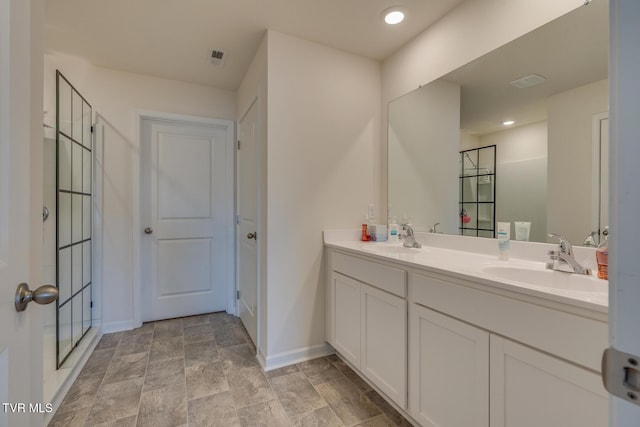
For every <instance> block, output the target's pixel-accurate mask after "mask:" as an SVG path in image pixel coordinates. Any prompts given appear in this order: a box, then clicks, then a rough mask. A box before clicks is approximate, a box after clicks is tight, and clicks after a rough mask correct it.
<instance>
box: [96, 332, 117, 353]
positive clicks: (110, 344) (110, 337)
mask: <svg viewBox="0 0 640 427" xmlns="http://www.w3.org/2000/svg"><path fill="white" fill-rule="evenodd" d="M122 335H123V332H116V333H114V334H105V335H103V336H102V338H100V342H98V345H97V346H96V350H104V349H106V348H115V347H117V346H118V344H119V343H120V338H122Z"/></svg>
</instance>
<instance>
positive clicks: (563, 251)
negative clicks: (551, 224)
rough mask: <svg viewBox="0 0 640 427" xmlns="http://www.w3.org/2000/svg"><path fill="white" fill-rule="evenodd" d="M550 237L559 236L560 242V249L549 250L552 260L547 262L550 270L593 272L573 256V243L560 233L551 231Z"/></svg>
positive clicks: (580, 272)
mask: <svg viewBox="0 0 640 427" xmlns="http://www.w3.org/2000/svg"><path fill="white" fill-rule="evenodd" d="M549 237H555V238H557V239H558V240H559V241H560V243H559V244H558V250H556V251H549V252H548V254H549V258H551V261H552V262H549V263H547V268H548V269H549V270H556V271H564V272H566V273H576V274H585V275H589V274H591V270H590V269H588V268H586V267H583V266H582V265H580V263H579V262H578V261H577V260H576V259H575V258H574V256H573V247H572V246H571V243H569V242H568V241H567V239H565V238H564V237H562V236H560V235H559V234H553V233H549Z"/></svg>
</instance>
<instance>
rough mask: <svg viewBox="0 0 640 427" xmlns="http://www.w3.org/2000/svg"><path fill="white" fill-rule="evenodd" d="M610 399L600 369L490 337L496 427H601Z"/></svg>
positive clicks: (492, 426) (493, 416) (606, 418)
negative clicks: (598, 371)
mask: <svg viewBox="0 0 640 427" xmlns="http://www.w3.org/2000/svg"><path fill="white" fill-rule="evenodd" d="M608 402H609V398H608V397H607V393H606V391H605V390H604V387H603V386H602V380H601V379H600V375H598V374H597V373H595V372H592V371H589V370H587V369H584V368H581V367H578V366H576V365H573V364H571V363H568V362H565V361H564V360H561V359H557V358H555V357H553V356H550V355H547V354H545V353H542V352H540V351H537V350H534V349H532V348H529V347H525V346H523V345H521V344H517V343H515V342H513V341H510V340H508V339H505V338H502V337H499V336H496V335H492V336H491V427H540V426H548V427H590V426H592V427H602V426H606V425H608Z"/></svg>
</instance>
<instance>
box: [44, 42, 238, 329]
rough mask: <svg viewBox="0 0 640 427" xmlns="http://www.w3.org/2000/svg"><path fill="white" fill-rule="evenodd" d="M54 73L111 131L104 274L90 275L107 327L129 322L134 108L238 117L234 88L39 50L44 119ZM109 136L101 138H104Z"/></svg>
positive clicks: (106, 158) (51, 116)
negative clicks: (42, 55)
mask: <svg viewBox="0 0 640 427" xmlns="http://www.w3.org/2000/svg"><path fill="white" fill-rule="evenodd" d="M56 69H60V71H61V72H62V73H63V74H64V75H65V76H66V77H67V78H68V79H69V80H70V81H71V83H72V84H73V85H74V86H75V87H76V89H77V90H78V91H79V92H80V93H82V94H83V96H85V98H86V99H87V100H88V101H89V102H90V103H91V105H92V106H93V109H94V112H98V113H100V115H101V116H103V118H104V119H106V120H105V123H106V122H108V124H109V126H108V129H107V132H109V134H110V135H111V136H112V137H111V138H110V139H109V140H105V142H104V147H103V150H104V151H103V152H102V161H103V165H102V167H103V168H104V169H103V175H102V176H101V179H102V182H103V195H102V196H103V200H102V203H103V207H104V211H103V216H102V217H101V218H100V217H96V220H98V221H100V220H101V224H100V226H101V227H102V230H103V236H104V239H103V245H102V251H103V252H102V259H96V260H95V261H94V263H95V264H98V263H100V264H101V267H102V272H103V274H102V277H94V281H95V282H96V291H97V292H100V291H101V293H102V297H103V300H102V304H101V305H102V307H100V306H98V307H95V305H94V307H95V308H94V313H96V315H98V316H99V315H100V313H101V312H102V323H103V328H104V329H105V330H114V329H123V328H128V327H133V326H134V324H133V280H134V277H133V274H134V262H135V257H134V248H133V236H134V233H138V232H139V231H138V230H134V229H133V215H134V212H133V194H132V188H133V180H137V177H135V176H133V172H132V166H133V161H132V159H134V158H135V155H137V152H138V137H137V135H135V132H136V123H135V112H136V111H137V110H153V111H161V112H170V113H178V114H185V115H194V116H203V117H214V118H220V119H231V120H234V119H235V118H236V95H235V93H234V92H231V91H226V90H219V89H215V88H211V87H206V86H201V85H194V84H189V83H183V82H178V81H172V80H166V79H160V78H155V77H149V76H143V75H138V74H132V73H125V72H120V71H114V70H109V69H105V68H100V67H95V66H93V65H91V64H89V63H87V62H85V61H83V60H82V59H80V58H78V57H74V56H69V55H62V54H57V53H48V54H46V55H45V74H44V76H45V77H44V82H45V91H44V94H45V101H44V109H45V110H46V111H48V113H47V115H46V117H45V122H47V123H49V124H52V125H55V70H56ZM109 134H107V136H109Z"/></svg>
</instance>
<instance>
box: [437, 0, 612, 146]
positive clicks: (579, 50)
mask: <svg viewBox="0 0 640 427" xmlns="http://www.w3.org/2000/svg"><path fill="white" fill-rule="evenodd" d="M608 51H609V3H608V1H607V0H593V1H591V3H589V4H588V5H585V6H582V7H579V8H577V9H575V10H573V11H572V12H570V13H568V14H566V15H564V16H561V17H560V18H558V19H556V20H554V21H552V22H550V23H548V24H546V25H544V26H542V27H540V28H538V29H536V30H534V31H532V32H530V33H528V34H526V35H524V36H522V37H520V38H518V39H516V40H514V41H512V42H510V43H508V44H507V45H505V46H503V47H501V48H499V49H496V50H494V51H493V52H490V53H488V54H487V55H485V56H482V57H480V58H478V59H477V60H475V61H473V62H471V63H469V64H467V65H465V66H463V67H461V68H459V69H457V70H455V71H453V72H451V73H449V74H448V75H446V76H444V77H443V79H444V80H447V81H450V82H455V83H458V84H460V85H461V87H462V89H461V91H462V97H461V105H460V108H461V111H460V116H461V117H460V127H461V128H462V129H463V130H464V131H466V132H469V133H471V134H476V135H483V134H487V133H492V132H496V131H499V130H504V126H502V122H503V121H504V120H515V121H516V126H517V125H523V124H528V123H534V122H538V121H542V120H546V119H547V98H548V97H549V96H551V95H554V94H556V93H560V92H564V91H566V90H569V89H573V88H576V87H578V86H582V85H585V84H587V83H591V82H595V81H598V80H602V79H606V78H607V75H608ZM529 74H539V75H541V76H544V77H546V78H547V81H545V82H544V83H542V84H540V85H538V86H533V87H529V88H525V89H518V88H515V87H513V86H511V85H510V84H509V82H511V81H512V80H515V79H518V78H520V77H523V76H527V75H529Z"/></svg>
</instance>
